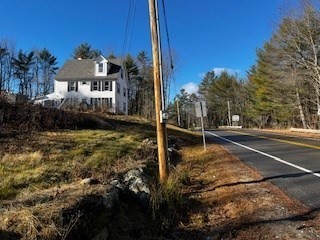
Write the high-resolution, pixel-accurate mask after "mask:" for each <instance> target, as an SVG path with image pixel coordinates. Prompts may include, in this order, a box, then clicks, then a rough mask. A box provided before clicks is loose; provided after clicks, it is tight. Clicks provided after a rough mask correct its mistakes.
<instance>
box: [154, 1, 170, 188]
mask: <svg viewBox="0 0 320 240" xmlns="http://www.w3.org/2000/svg"><path fill="white" fill-rule="evenodd" d="M157 8H158V6H157V4H156V0H149V13H150V29H151V41H152V56H153V58H152V59H153V77H154V97H155V109H156V123H157V143H158V162H159V176H160V182H161V183H165V182H166V181H167V178H168V169H167V158H168V147H167V134H166V133H167V129H166V124H165V121H164V120H163V116H162V113H163V112H162V110H163V109H164V106H162V105H163V103H162V102H163V101H162V94H163V93H162V87H161V86H162V83H161V79H162V78H161V76H160V74H161V69H160V67H161V66H160V58H161V55H160V54H161V52H160V49H159V46H160V42H159V34H160V33H159V27H158V22H157V18H158V14H157V11H158V10H157Z"/></svg>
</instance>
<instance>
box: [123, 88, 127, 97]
mask: <svg viewBox="0 0 320 240" xmlns="http://www.w3.org/2000/svg"><path fill="white" fill-rule="evenodd" d="M126 95H127V91H126V89H125V88H123V96H124V97H125V96H126Z"/></svg>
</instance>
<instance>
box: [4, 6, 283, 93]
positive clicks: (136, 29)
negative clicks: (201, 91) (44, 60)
mask: <svg viewBox="0 0 320 240" xmlns="http://www.w3.org/2000/svg"><path fill="white" fill-rule="evenodd" d="M131 2H132V3H134V4H133V5H135V9H136V11H135V14H132V15H131V16H132V18H131V21H130V24H129V30H130V31H129V33H130V34H129V37H128V38H127V41H126V42H125V48H124V50H125V54H126V53H128V52H130V53H131V54H132V55H134V56H135V55H136V54H137V53H138V52H140V51H142V50H144V51H146V52H148V53H149V55H150V58H151V43H150V42H151V41H150V31H149V29H150V27H149V13H148V1H147V0H131ZM160 3H161V0H159V4H160ZM165 3H166V13H167V20H168V27H169V34H170V42H171V47H172V49H174V52H175V54H176V55H177V62H176V66H175V68H176V75H175V78H174V81H173V83H172V88H171V92H172V93H171V95H175V94H176V93H178V92H179V91H180V89H181V88H182V87H184V88H187V89H188V91H189V92H191V91H192V89H194V87H195V86H196V85H197V84H199V83H200V82H201V80H202V78H203V76H204V74H205V73H206V72H208V71H211V70H216V71H217V72H219V71H220V70H221V69H228V70H229V71H230V72H231V73H235V72H236V73H237V74H238V75H239V76H240V77H245V75H246V71H247V70H248V69H249V68H250V67H251V66H252V65H253V64H254V63H255V59H256V49H257V48H259V47H261V46H262V45H263V43H264V42H265V41H267V40H268V39H269V38H270V37H271V34H272V32H273V31H274V30H275V29H276V23H277V22H278V21H279V16H280V10H279V8H282V7H283V6H284V5H283V4H284V3H283V0H219V1H218V0H197V1H195V0H166V1H165ZM129 5H130V0H95V1H92V0H77V1H75V0H54V1H53V0H28V1H21V0H1V9H2V11H1V14H0V39H3V38H8V39H11V40H13V41H14V42H15V45H16V48H17V49H22V50H24V51H30V50H32V49H33V48H38V49H41V48H44V47H46V48H47V49H49V50H50V52H51V53H52V54H53V55H55V56H56V57H57V58H58V62H59V66H61V65H62V64H63V63H64V62H65V61H66V60H67V59H69V58H71V55H72V52H73V50H74V48H75V47H76V46H78V45H79V44H81V43H83V42H88V43H89V44H90V45H91V46H92V47H93V48H96V49H99V50H101V51H102V52H103V53H105V54H107V53H110V52H114V53H115V54H117V55H121V54H122V49H123V45H124V39H125V29H126V22H127V15H128V9H129ZM133 16H134V22H133ZM162 16H163V15H162V13H161V12H160V18H162ZM162 30H164V26H162ZM131 33H132V34H131ZM131 36H132V37H131ZM162 41H163V48H165V47H166V46H167V44H166V38H165V34H162Z"/></svg>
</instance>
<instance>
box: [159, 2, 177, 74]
mask: <svg viewBox="0 0 320 240" xmlns="http://www.w3.org/2000/svg"><path fill="white" fill-rule="evenodd" d="M162 9H163V17H164V24H165V28H166V35H167V41H168V49H169V57H170V65H171V66H170V67H171V69H173V68H174V66H173V58H172V51H171V44H170V37H169V30H168V21H167V14H166V7H165V4H164V0H162Z"/></svg>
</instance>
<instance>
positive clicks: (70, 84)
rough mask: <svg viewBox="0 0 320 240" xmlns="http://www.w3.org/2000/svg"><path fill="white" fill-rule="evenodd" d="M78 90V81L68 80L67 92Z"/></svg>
mask: <svg viewBox="0 0 320 240" xmlns="http://www.w3.org/2000/svg"><path fill="white" fill-rule="evenodd" d="M77 91H78V82H77V81H70V82H68V92H77Z"/></svg>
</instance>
